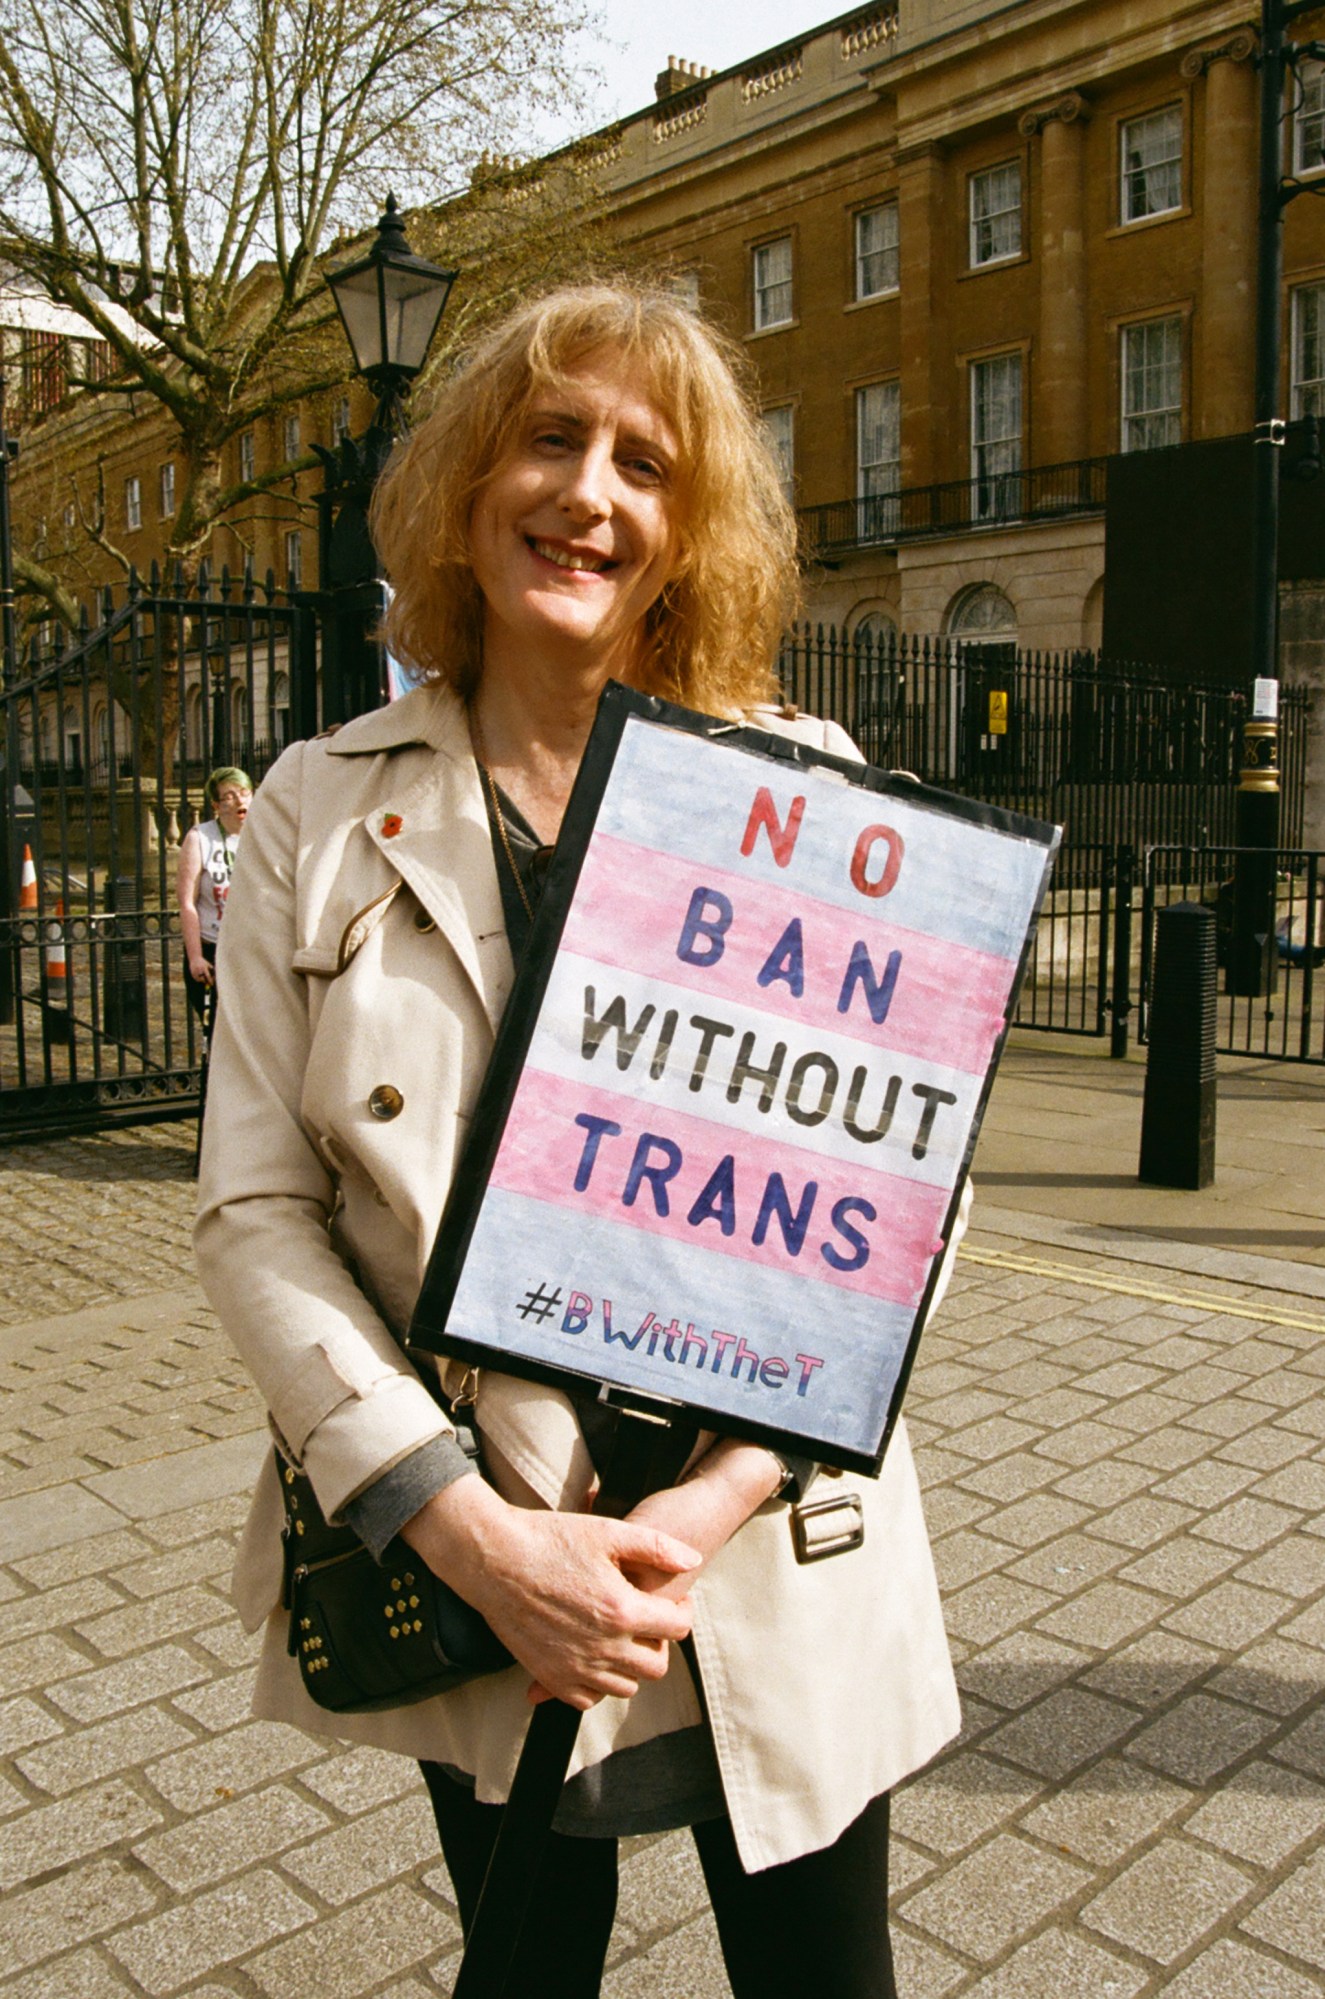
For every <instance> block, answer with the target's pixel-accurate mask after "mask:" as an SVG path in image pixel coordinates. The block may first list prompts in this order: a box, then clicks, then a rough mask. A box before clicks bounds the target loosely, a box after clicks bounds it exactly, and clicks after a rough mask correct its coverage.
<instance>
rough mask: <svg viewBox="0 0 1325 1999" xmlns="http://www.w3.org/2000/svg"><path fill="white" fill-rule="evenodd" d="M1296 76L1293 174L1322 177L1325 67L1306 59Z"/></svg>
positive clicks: (1324, 64) (1322, 64)
mask: <svg viewBox="0 0 1325 1999" xmlns="http://www.w3.org/2000/svg"><path fill="white" fill-rule="evenodd" d="M1294 74H1295V76H1296V79H1297V87H1296V90H1295V91H1294V90H1293V88H1292V85H1290V86H1289V88H1290V91H1291V92H1292V95H1293V97H1294V99H1295V102H1294V104H1293V171H1294V173H1299V174H1318V173H1319V172H1320V171H1321V169H1322V167H1325V63H1322V62H1317V61H1315V60H1314V59H1313V58H1311V57H1308V56H1304V57H1303V58H1302V60H1301V61H1300V62H1299V63H1297V64H1296V65H1295V69H1294Z"/></svg>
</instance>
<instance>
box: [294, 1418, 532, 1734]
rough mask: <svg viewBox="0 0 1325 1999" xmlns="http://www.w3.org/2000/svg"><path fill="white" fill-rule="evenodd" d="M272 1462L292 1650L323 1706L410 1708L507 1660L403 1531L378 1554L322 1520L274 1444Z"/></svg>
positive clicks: (339, 1709)
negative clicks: (281, 1517) (281, 1515)
mask: <svg viewBox="0 0 1325 1999" xmlns="http://www.w3.org/2000/svg"><path fill="white" fill-rule="evenodd" d="M459 1434H460V1436H461V1438H462V1439H463V1438H464V1437H465V1434H466V1433H465V1432H464V1431H463V1430H461V1431H460V1432H459ZM276 1469H277V1472H278V1474H279V1477H280V1483H281V1498H282V1500H283V1501H284V1504H285V1525H284V1527H283V1528H282V1530H281V1538H282V1542H283V1545H284V1556H285V1591H284V1599H283V1600H284V1603H285V1607H286V1609H287V1610H288V1611H289V1613H290V1639H289V1646H290V1652H291V1654H292V1656H293V1657H294V1658H296V1659H297V1660H298V1662H299V1671H300V1674H301V1676H302V1678H303V1683H304V1687H305V1689H306V1691H307V1693H308V1695H309V1698H310V1699H311V1700H314V1701H316V1702H317V1704H318V1706H319V1707H323V1708H329V1709H330V1710H331V1712H332V1713H333V1714H371V1713H372V1712H373V1711H374V1710H376V1709H379V1708H393V1707H408V1706H409V1705H410V1704H411V1703H412V1702H414V1701H423V1700H429V1699H430V1698H431V1697H432V1696H433V1695H434V1694H444V1693H447V1692H449V1690H450V1689H451V1688H452V1687H458V1686H460V1685H461V1684H462V1683H463V1682H464V1681H465V1680H472V1679H476V1678H478V1676H479V1675H480V1674H481V1673H495V1672H497V1671H498V1670H499V1669H500V1668H501V1667H503V1666H509V1665H510V1664H511V1655H510V1653H509V1652H508V1651H507V1649H506V1647H505V1646H504V1645H503V1644H502V1642H501V1640H500V1639H499V1638H498V1637H497V1636H496V1635H495V1634H494V1632H493V1631H492V1630H491V1629H490V1627H489V1626H488V1624H487V1623H486V1622H485V1621H484V1619H483V1618H482V1617H481V1616H480V1615H479V1613H478V1611H476V1610H475V1609H474V1608H473V1606H472V1604H468V1603H466V1602H465V1600H464V1598H463V1597H460V1596H457V1595H456V1593H455V1591H454V1590H453V1589H451V1588H449V1587H448V1585H447V1584H446V1583H444V1582H442V1581H441V1580H440V1579H439V1578H438V1577H437V1576H435V1575H434V1574H433V1572H432V1570H431V1569H430V1568H429V1567H428V1565H427V1563H426V1562H424V1561H422V1560H421V1559H420V1557H419V1556H418V1555H416V1554H415V1553H414V1550H413V1549H412V1548H411V1547H409V1545H408V1544H407V1543H406V1542H405V1541H402V1540H401V1539H400V1538H399V1536H397V1537H396V1539H395V1540H393V1541H391V1542H390V1543H389V1544H388V1546H387V1548H386V1550H385V1553H384V1554H383V1556H382V1560H381V1561H380V1562H377V1561H375V1560H374V1559H373V1556H372V1555H371V1554H370V1553H369V1551H368V1549H367V1548H366V1547H365V1546H364V1544H363V1542H362V1541H361V1540H360V1539H359V1537H358V1535H357V1534H356V1533H355V1532H354V1530H353V1529H352V1528H350V1527H333V1526H330V1525H329V1524H328V1522H327V1520H326V1519H325V1518H324V1516H323V1513H322V1509H321V1507H320V1506H319V1505H318V1503H317V1498H316V1495H315V1494H314V1491H313V1488H312V1485H311V1484H310V1483H309V1481H308V1479H307V1478H306V1477H305V1476H304V1474H303V1473H302V1472H301V1471H297V1470H296V1469H295V1467H294V1466H293V1465H291V1464H289V1463H287V1461H286V1459H285V1458H284V1457H283V1456H282V1454H281V1452H280V1451H277V1453H276Z"/></svg>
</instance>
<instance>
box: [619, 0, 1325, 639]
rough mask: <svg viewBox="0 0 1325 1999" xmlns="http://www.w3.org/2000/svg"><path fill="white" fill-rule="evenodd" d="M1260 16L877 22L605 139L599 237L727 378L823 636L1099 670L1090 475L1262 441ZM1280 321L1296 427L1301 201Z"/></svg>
mask: <svg viewBox="0 0 1325 1999" xmlns="http://www.w3.org/2000/svg"><path fill="white" fill-rule="evenodd" d="M1250 11H1251V10H1249V8H1248V6H1247V4H1246V0H1014V4H1011V5H1008V4H993V0H884V4H881V5H877V6H873V7H867V8H863V9H857V10H856V11H854V12H852V13H850V14H846V15H843V16H841V17H839V18H838V19H836V20H833V21H830V22H828V23H827V24H826V25H824V26H821V27H816V28H812V29H807V31H806V33H805V34H804V35H803V36H801V37H799V38H797V39H796V40H795V41H793V42H790V43H786V44H783V45H782V46H780V47H778V48H776V49H773V50H770V51H767V52H765V53H763V54H758V55H752V57H751V58H750V60H749V61H748V62H746V63H744V64H741V65H738V66H736V67H734V68H732V69H729V70H726V71H723V72H721V73H720V74H717V75H709V74H706V73H702V72H700V71H699V70H698V68H697V66H696V65H693V64H674V65H671V66H670V67H669V68H668V69H667V70H666V71H664V72H663V74H662V75H661V76H660V77H659V93H660V94H659V98H658V101H657V103H656V104H654V105H653V106H650V107H647V108H646V109H645V110H643V111H641V112H639V113H638V114H636V115H634V116H632V117H631V118H629V119H627V120H626V121H625V123H624V125H623V127H622V129H621V135H620V150H619V153H618V156H617V159H616V162H615V165H614V167H613V170H612V205H613V209H614V212H615V216H616V226H617V228H618V229H619V231H620V233H621V236H622V238H623V240H624V241H627V242H629V243H630V245H631V246H632V247H633V248H634V249H636V250H638V251H642V252H643V253H644V254H645V255H646V257H647V258H649V259H650V260H652V261H655V262H656V263H657V264H658V265H659V267H661V268H666V269H668V270H670V271H671V272H673V273H674V276H675V281H676V282H677V283H678V284H680V285H682V286H684V287H685V288H686V289H687V290H689V291H691V292H692V293H693V294H694V295H695V296H697V297H698V298H699V299H700V300H701V301H702V303H703V304H704V305H705V306H706V307H707V308H708V309H709V310H711V311H712V312H713V313H714V314H715V315H716V316H717V317H718V318H719V319H720V320H721V321H722V322H723V323H724V324H725V325H726V326H727V328H728V329H729V330H730V331H731V332H732V333H733V334H734V335H735V336H737V337H738V338H739V339H740V340H741V341H742V342H743V343H744V344H745V346H746V348H747V351H748V353H749V357H750V360H751V362H752V363H753V366H754V368H755V370H756V373H757V377H758V382H759V394H760V399H761V402H762V404H763V407H764V409H765V412H766V416H767V421H768V423H769V426H770V430H771V431H772V434H773V436H774V439H775V441H776V443H777V444H778V447H779V450H780V452H781V454H782V456H783V461H784V464H785V467H786V472H787V477H788V481H789V484H790V487H791V490H792V491H793V493H794V496H795V500H796V503H797V505H798V507H799V508H800V509H801V510H802V518H803V521H804V524H805V530H806V542H807V546H808V547H809V548H810V549H811V550H812V551H813V553H814V554H815V555H816V557H817V558H818V560H817V562H816V564H815V565H814V566H813V567H812V568H811V570H810V572H809V583H810V593H809V600H810V610H811V614H812V615H813V616H815V617H819V618H823V619H826V620H832V621H834V622H836V623H839V624H843V623H844V624H848V625H854V624H857V623H860V622H861V621H867V620H868V621H871V622H872V623H873V625H874V627H875V628H876V629H878V628H880V627H882V628H884V629H887V628H888V627H889V626H895V627H900V628H902V629H904V630H907V631H912V632H953V633H957V634H963V635H965V636H966V637H968V638H969V639H970V640H972V641H978V640H986V641H998V642H1006V641H1008V640H1011V639H1015V640H1016V641H1017V642H1018V643H1019V644H1020V645H1022V646H1024V647H1033V648H1037V647H1044V648H1074V647H1081V646H1093V645H1096V644H1098V642H1099V638H1100V633H1101V608H1102V602H1103V592H1104V588H1105V578H1104V520H1103V498H1104V460H1105V459H1106V458H1107V457H1108V455H1109V454H1111V453H1114V452H1119V451H1129V450H1141V449H1149V448H1154V447H1158V446H1163V445H1167V444H1174V443H1179V442H1183V441H1186V440H1188V439H1195V438H1205V437H1218V436H1225V435H1230V434H1233V433H1237V432H1242V431H1246V430H1249V429H1250V427H1251V422H1252V356H1253V342H1254V314H1255V296H1254V277H1255V245H1256V146H1257V129H1258V102H1257V90H1258V84H1257V71H1256V68H1255V63H1254V55H1255V47H1256V37H1255V35H1254V33H1253V32H1252V31H1251V29H1250V27H1249V24H1248V17H1249V12H1250ZM1322 25H1325V11H1323V13H1322ZM1310 29H1311V21H1310V20H1309V19H1308V20H1307V21H1305V22H1301V23H1295V25H1294V33H1295V35H1297V36H1299V37H1300V36H1302V35H1305V34H1307V33H1309V32H1310ZM694 53H695V54H696V55H700V56H702V54H703V51H702V50H697V51H695V52H694ZM1297 98H1298V101H1297V103H1296V104H1295V105H1294V106H1292V107H1290V115H1289V116H1288V117H1287V119H1286V123H1285V170H1286V171H1288V170H1290V168H1291V169H1292V170H1294V171H1296V172H1298V173H1299V174H1300V175H1301V176H1302V177H1303V178H1304V179H1307V180H1312V179H1314V177H1315V176H1317V175H1320V176H1322V179H1323V180H1325V159H1323V157H1322V140H1323V139H1325V75H1323V74H1322V69H1321V65H1320V64H1319V63H1315V62H1308V63H1306V64H1304V65H1303V66H1302V67H1301V68H1300V70H1299V72H1298V90H1297ZM1284 304H1285V319H1284V324H1285V335H1284V349H1283V370H1284V385H1283V386H1284V393H1283V406H1284V409H1285V412H1286V413H1288V412H1289V411H1291V413H1292V414H1295V415H1296V414H1303V413H1306V412H1308V411H1310V410H1313V409H1315V408H1316V407H1317V406H1318V402H1319V401H1320V399H1321V398H1322V397H1323V396H1325V384H1323V383H1322V379H1321V378H1322V377H1323V376H1325V211H1323V210H1322V207H1321V205H1320V203H1319V202H1316V201H1310V200H1304V201H1298V202H1295V203H1293V204H1292V205H1291V206H1290V207H1289V209H1288V211H1287V218H1286V231H1285V300H1284ZM1300 608H1301V607H1299V609H1300Z"/></svg>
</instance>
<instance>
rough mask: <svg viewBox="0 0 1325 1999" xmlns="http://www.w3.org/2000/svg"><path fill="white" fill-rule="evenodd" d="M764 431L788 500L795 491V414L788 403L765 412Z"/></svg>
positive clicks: (792, 497) (791, 498) (793, 495)
mask: <svg viewBox="0 0 1325 1999" xmlns="http://www.w3.org/2000/svg"><path fill="white" fill-rule="evenodd" d="M763 425H764V430H765V432H766V434H767V437H768V442H769V444H770V446H771V447H772V452H773V456H774V458H775V459H776V460H777V468H778V478H779V480H780V481H781V484H782V490H783V492H784V493H785V494H786V496H787V498H788V499H789V500H793V499H794V497H795V491H796V412H795V409H794V408H793V407H792V405H791V404H790V403H784V404H783V405H782V407H781V408H780V409H775V410H765V411H764V414H763Z"/></svg>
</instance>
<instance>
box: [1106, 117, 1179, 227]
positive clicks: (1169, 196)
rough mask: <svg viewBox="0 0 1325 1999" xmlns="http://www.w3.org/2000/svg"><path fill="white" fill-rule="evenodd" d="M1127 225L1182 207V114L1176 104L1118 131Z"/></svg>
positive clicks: (1123, 216)
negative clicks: (1148, 216)
mask: <svg viewBox="0 0 1325 1999" xmlns="http://www.w3.org/2000/svg"><path fill="white" fill-rule="evenodd" d="M1119 147H1120V152H1121V159H1122V198H1121V214H1122V219H1123V221H1124V222H1140V221H1141V220H1142V219H1143V217H1145V216H1147V215H1167V214H1168V213H1169V212H1170V210H1172V209H1175V208H1181V207H1182V112H1181V111H1180V110H1179V109H1178V107H1177V105H1176V104H1171V105H1170V106H1169V107H1168V109H1167V110H1166V111H1151V112H1149V113H1148V114H1147V116H1146V117H1144V118H1129V119H1128V121H1127V123H1126V124H1125V125H1122V126H1120V127H1119Z"/></svg>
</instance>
